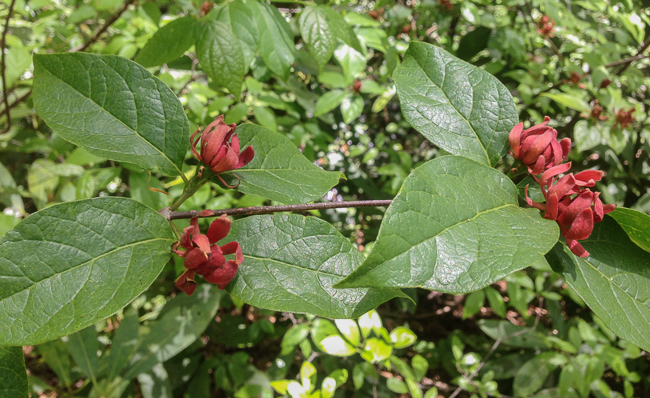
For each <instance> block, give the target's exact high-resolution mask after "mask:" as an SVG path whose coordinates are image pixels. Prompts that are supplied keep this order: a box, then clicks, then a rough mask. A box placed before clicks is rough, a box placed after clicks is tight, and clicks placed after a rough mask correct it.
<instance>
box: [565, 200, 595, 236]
mask: <svg viewBox="0 0 650 398" xmlns="http://www.w3.org/2000/svg"><path fill="white" fill-rule="evenodd" d="M593 230H594V213H593V211H592V210H591V209H590V208H587V209H584V210H583V211H581V212H580V213H579V214H578V216H577V217H576V218H575V220H573V223H571V229H570V230H569V232H567V234H566V235H564V237H565V238H567V239H575V240H583V239H587V238H588V237H589V235H591V231H593Z"/></svg>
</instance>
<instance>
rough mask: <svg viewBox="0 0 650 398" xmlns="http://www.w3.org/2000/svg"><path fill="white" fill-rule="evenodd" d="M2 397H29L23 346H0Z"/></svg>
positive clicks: (0, 391)
mask: <svg viewBox="0 0 650 398" xmlns="http://www.w3.org/2000/svg"><path fill="white" fill-rule="evenodd" d="M0 397H7V398H10V397H11V398H22V397H24V398H27V397H29V393H28V392H27V371H26V370H25V358H24V357H23V347H0Z"/></svg>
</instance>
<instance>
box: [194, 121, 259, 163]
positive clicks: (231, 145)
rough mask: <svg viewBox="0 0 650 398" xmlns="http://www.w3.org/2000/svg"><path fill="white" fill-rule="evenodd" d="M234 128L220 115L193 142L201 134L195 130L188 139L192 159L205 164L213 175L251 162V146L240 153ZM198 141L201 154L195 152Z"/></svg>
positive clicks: (199, 130) (198, 130) (233, 125)
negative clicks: (190, 145)
mask: <svg viewBox="0 0 650 398" xmlns="http://www.w3.org/2000/svg"><path fill="white" fill-rule="evenodd" d="M236 128H237V125H235V124H226V123H225V122H224V121H223V115H220V116H219V117H217V118H216V119H215V120H214V122H212V123H210V124H209V125H208V126H207V127H206V128H205V129H204V130H203V133H201V135H200V136H199V137H197V138H196V140H195V139H194V137H196V136H197V135H198V133H200V132H201V129H197V130H196V131H195V132H194V134H192V137H191V138H190V141H192V153H193V154H194V157H196V158H197V159H198V160H200V161H201V162H203V163H205V164H206V165H207V166H208V167H209V168H210V170H212V172H213V173H215V174H219V173H223V172H226V171H230V170H236V169H238V168H240V167H244V166H246V165H247V164H248V163H249V162H250V161H251V160H253V157H254V156H255V152H254V151H253V147H251V146H249V147H247V148H246V149H245V150H244V151H243V152H240V149H239V138H238V137H237V134H235V129H236ZM231 138H232V139H231ZM199 139H200V140H201V153H199V152H197V150H196V146H197V144H198V143H199Z"/></svg>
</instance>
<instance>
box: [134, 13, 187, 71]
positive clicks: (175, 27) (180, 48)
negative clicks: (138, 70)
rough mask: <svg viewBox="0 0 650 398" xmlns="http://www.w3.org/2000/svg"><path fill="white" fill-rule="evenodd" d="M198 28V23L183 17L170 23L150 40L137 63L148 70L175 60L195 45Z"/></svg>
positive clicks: (138, 57) (136, 60)
mask: <svg viewBox="0 0 650 398" xmlns="http://www.w3.org/2000/svg"><path fill="white" fill-rule="evenodd" d="M198 27H199V24H198V22H197V21H195V20H194V19H193V18H192V17H182V18H178V19H175V20H173V21H171V22H169V23H168V24H167V25H165V26H163V27H162V28H160V29H158V31H157V32H156V33H155V34H154V35H153V37H151V39H149V41H148V42H147V44H145V46H144V47H143V48H142V50H141V51H140V53H139V54H138V56H137V57H136V59H135V62H137V63H139V64H140V65H142V66H144V67H147V68H148V67H151V66H158V65H162V64H166V63H167V62H171V61H173V60H175V59H176V58H178V57H180V56H181V55H183V53H184V52H185V51H187V50H188V49H189V48H190V47H192V46H193V45H194V42H195V41H196V37H197V32H198Z"/></svg>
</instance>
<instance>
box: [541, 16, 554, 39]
mask: <svg viewBox="0 0 650 398" xmlns="http://www.w3.org/2000/svg"><path fill="white" fill-rule="evenodd" d="M537 26H538V27H537V32H538V33H539V34H541V35H542V36H545V37H553V30H554V29H555V22H553V21H552V20H551V18H549V17H548V16H546V15H543V16H542V17H541V18H540V19H539V21H538V22H537Z"/></svg>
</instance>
